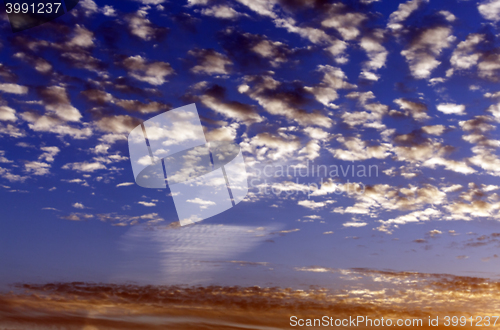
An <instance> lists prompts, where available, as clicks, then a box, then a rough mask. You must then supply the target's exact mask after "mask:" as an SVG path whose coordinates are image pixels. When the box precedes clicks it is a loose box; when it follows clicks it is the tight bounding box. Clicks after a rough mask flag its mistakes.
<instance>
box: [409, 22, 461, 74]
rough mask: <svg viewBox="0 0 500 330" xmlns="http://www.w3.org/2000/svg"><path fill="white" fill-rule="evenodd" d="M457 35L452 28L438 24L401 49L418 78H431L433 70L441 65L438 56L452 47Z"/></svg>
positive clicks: (412, 71)
mask: <svg viewBox="0 0 500 330" xmlns="http://www.w3.org/2000/svg"><path fill="white" fill-rule="evenodd" d="M454 39H455V37H454V36H453V35H452V34H451V28H449V27H445V26H438V27H433V28H429V29H425V30H423V31H422V32H421V33H420V34H419V35H418V36H417V37H416V39H415V40H414V41H413V42H412V43H411V44H410V46H409V47H408V48H406V49H405V50H403V51H401V55H403V56H404V57H405V58H406V61H407V62H408V64H409V66H410V71H411V73H412V75H413V76H414V77H415V78H416V79H423V78H429V76H430V75H431V72H432V71H433V70H434V69H435V68H436V67H437V66H438V65H439V64H441V62H439V61H438V60H437V59H436V58H437V57H438V56H439V55H440V54H441V51H442V50H443V49H445V48H448V47H450V45H451V42H452V41H453V40H454Z"/></svg>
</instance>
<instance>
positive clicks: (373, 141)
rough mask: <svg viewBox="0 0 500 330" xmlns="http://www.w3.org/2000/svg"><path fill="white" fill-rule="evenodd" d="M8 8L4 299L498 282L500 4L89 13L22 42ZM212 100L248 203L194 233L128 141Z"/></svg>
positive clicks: (214, 136) (0, 114)
mask: <svg viewBox="0 0 500 330" xmlns="http://www.w3.org/2000/svg"><path fill="white" fill-rule="evenodd" d="M0 12H1V13H2V14H1V16H0V29H1V32H0V139H1V145H0V195H1V197H0V204H1V207H2V211H1V213H0V251H1V252H0V265H1V267H0V287H2V288H7V290H10V289H11V286H10V285H12V284H13V283H34V284H37V285H42V284H44V283H49V282H58V283H59V282H75V281H76V282H78V281H82V282H92V283H109V284H113V285H120V284H123V283H135V284H137V285H147V284H154V285H190V286H192V285H204V286H208V285H212V284H213V285H222V286H227V285H229V286H231V285H239V286H254V285H258V286H262V287H273V286H277V287H281V288H286V287H291V288H296V289H303V288H309V287H310V286H319V287H328V288H332V289H338V288H342V287H344V286H345V285H348V284H346V281H348V280H346V279H345V278H342V276H338V274H345V272H353V270H356V269H357V271H358V272H359V269H364V270H366V272H369V273H370V272H371V273H370V274H373V272H380V271H384V272H394V274H401V273H400V272H412V274H413V273H415V274H450V276H466V277H467V276H470V277H479V278H485V279H488V280H495V279H497V278H498V275H499V274H500V269H499V266H498V264H499V263H498V261H499V259H498V254H499V252H498V248H499V247H500V228H499V222H498V221H499V220H500V213H499V211H500V197H499V195H498V194H499V191H500V180H499V176H500V158H499V157H500V155H499V153H498V148H499V146H500V140H499V136H498V131H497V124H498V122H499V121H500V87H499V85H498V80H499V78H498V77H499V73H500V48H499V46H500V43H499V41H500V40H499V30H498V22H499V21H500V1H498V0H486V1H479V2H476V1H432V0H431V1H424V0H410V1H400V2H398V1H386V0H381V1H371V0H362V1H343V2H342V1H339V2H334V1H322V0H259V1H253V0H252V1H251V0H237V1H223V0H220V1H219V0H213V1H211V0H189V1H165V0H137V1H132V0H130V1H128V0H127V1H120V2H114V1H109V2H105V1H93V0H83V1H80V2H79V4H78V5H77V6H76V7H75V8H74V9H73V10H71V11H70V12H69V13H67V14H65V15H63V16H61V17H58V18H57V19H55V20H53V21H51V22H48V23H45V24H43V25H40V26H38V27H34V28H31V29H28V30H25V31H21V32H15V33H14V32H12V29H11V26H10V24H9V21H8V18H7V16H6V15H5V14H4V11H3V10H1V11H0ZM193 103H194V104H195V105H196V107H197V110H198V113H199V116H200V119H201V124H202V125H203V128H204V132H205V137H206V139H207V140H208V141H214V142H215V141H227V142H233V143H235V144H237V145H239V146H240V148H241V150H242V153H243V157H244V161H245V164H246V172H247V175H248V185H249V192H248V194H247V196H246V198H245V199H244V200H243V201H242V202H240V203H238V204H237V205H236V206H234V207H233V208H230V209H229V210H227V211H225V212H223V213H220V214H218V215H216V216H213V217H211V218H209V219H205V220H203V221H201V222H198V223H196V224H193V225H189V226H180V225H179V219H178V216H177V213H176V209H175V205H174V203H173V199H172V194H171V193H170V190H169V189H151V188H144V187H141V186H139V185H137V184H136V183H135V182H134V175H133V172H132V167H131V164H130V159H129V157H130V155H129V150H128V143H127V138H128V134H129V133H130V132H131V131H132V130H133V129H134V128H135V127H137V126H138V125H140V124H141V123H142V122H144V121H146V120H148V119H150V118H153V117H154V116H156V115H159V114H161V113H163V112H165V111H169V110H171V109H175V108H178V107H182V106H184V105H188V104H193ZM182 134H189V132H180V133H179V138H180V139H181V138H182V137H183V135H182ZM192 204H193V205H192V207H193V208H200V207H203V201H201V200H197V201H196V200H195V201H193V203H192ZM362 273H363V276H364V274H365V272H364V271H363V272H362ZM403 274H406V273H403ZM405 276H406V275H405ZM415 276H417V277H418V275H415ZM422 276H424V275H422ZM436 276H437V275H436ZM354 278H356V276H354ZM358 280H359V281H360V282H359V283H360V284H359V285H361V287H362V286H363V285H366V287H367V288H370V289H371V288H376V287H377V285H379V284H377V281H366V282H365V281H363V280H362V276H361V275H360V276H359V278H357V280H356V281H358ZM348 282H349V281H348ZM349 283H351V282H349ZM356 285H358V284H356ZM34 290H38V288H35V289H34Z"/></svg>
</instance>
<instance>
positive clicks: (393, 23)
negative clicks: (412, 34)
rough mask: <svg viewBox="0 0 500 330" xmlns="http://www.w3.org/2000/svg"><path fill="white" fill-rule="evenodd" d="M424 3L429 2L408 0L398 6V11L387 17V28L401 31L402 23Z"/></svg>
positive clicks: (426, 0)
mask: <svg viewBox="0 0 500 330" xmlns="http://www.w3.org/2000/svg"><path fill="white" fill-rule="evenodd" d="M426 2H429V0H410V1H407V2H405V3H401V4H399V6H398V10H396V11H395V12H393V13H392V14H391V15H390V16H389V23H387V27H388V28H390V29H391V30H393V31H398V30H401V29H403V27H404V25H403V24H402V23H403V22H404V21H405V20H406V19H407V18H408V17H409V16H410V15H411V13H413V12H414V11H415V10H417V9H418V8H419V7H420V6H421V5H422V4H423V3H426Z"/></svg>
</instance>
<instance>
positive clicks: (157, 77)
mask: <svg viewBox="0 0 500 330" xmlns="http://www.w3.org/2000/svg"><path fill="white" fill-rule="evenodd" d="M122 65H123V66H124V67H125V68H126V69H127V72H128V74H129V75H130V76H131V77H132V78H134V79H137V80H139V81H144V82H147V83H148V84H150V85H153V86H159V85H163V84H164V83H165V82H166V80H165V77H167V76H170V75H172V74H174V73H175V71H174V69H172V67H171V66H170V64H168V63H166V62H159V61H158V62H148V61H147V60H146V59H145V58H143V57H142V56H140V55H136V56H130V57H128V58H126V59H125V60H123V62H122Z"/></svg>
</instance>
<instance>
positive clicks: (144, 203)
mask: <svg viewBox="0 0 500 330" xmlns="http://www.w3.org/2000/svg"><path fill="white" fill-rule="evenodd" d="M137 204H141V205H144V206H147V207H153V206H156V204H155V203H151V202H145V201H140V202H137Z"/></svg>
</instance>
